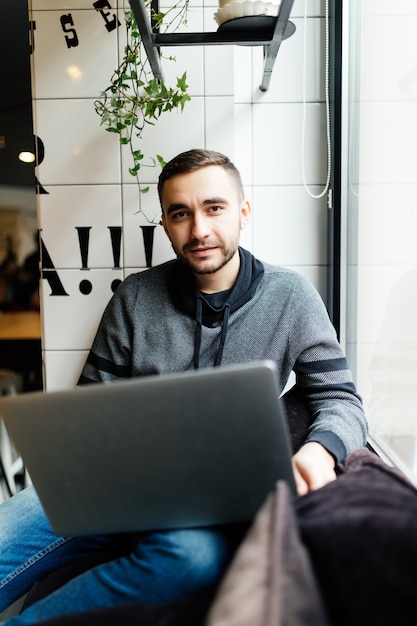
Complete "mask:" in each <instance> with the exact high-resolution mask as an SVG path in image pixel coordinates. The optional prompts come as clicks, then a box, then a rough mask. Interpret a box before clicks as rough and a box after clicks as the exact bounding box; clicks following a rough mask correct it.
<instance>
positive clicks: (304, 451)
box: [292, 441, 336, 496]
mask: <svg viewBox="0 0 417 626" xmlns="http://www.w3.org/2000/svg"><path fill="white" fill-rule="evenodd" d="M292 464H293V470H294V477H295V484H296V487H297V493H298V495H299V496H303V495H305V494H306V493H307V492H308V491H314V489H319V487H323V486H324V485H327V483H330V482H331V481H332V480H336V472H335V462H334V458H333V457H332V455H331V454H330V453H329V452H327V450H326V448H324V447H323V446H322V445H321V444H320V443H317V442H315V441H309V442H308V443H305V444H304V445H303V446H302V447H301V448H300V449H299V450H298V452H297V453H296V454H294V456H293V458H292Z"/></svg>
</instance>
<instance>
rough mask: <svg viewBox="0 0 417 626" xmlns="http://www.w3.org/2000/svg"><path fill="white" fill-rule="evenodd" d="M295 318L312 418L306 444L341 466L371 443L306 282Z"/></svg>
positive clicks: (343, 363)
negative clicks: (315, 444) (324, 451)
mask: <svg viewBox="0 0 417 626" xmlns="http://www.w3.org/2000/svg"><path fill="white" fill-rule="evenodd" d="M291 313H292V315H291V318H292V325H291V336H290V350H291V351H293V358H294V363H295V365H294V372H295V375H296V381H297V385H298V386H299V388H300V390H301V391H302V393H303V394H304V396H305V399H306V401H307V404H308V406H309V409H310V411H311V414H312V416H313V423H312V425H311V427H310V430H309V433H308V436H307V438H306V442H307V441H317V442H319V443H321V444H322V445H323V446H324V447H325V448H326V449H327V450H328V451H329V452H330V453H331V454H332V455H333V456H334V457H335V459H336V461H337V462H341V461H343V459H344V458H345V457H346V455H347V454H349V453H351V452H353V451H354V450H356V449H357V448H360V447H362V446H364V445H365V444H366V439H367V435H368V425H367V420H366V417H365V414H364V411H363V406H362V400H361V398H360V396H359V395H358V393H357V391H356V387H355V384H354V382H353V378H352V374H351V372H350V370H349V368H348V364H347V360H346V356H345V354H344V352H343V350H342V348H341V346H340V343H339V341H338V339H337V336H336V332H335V329H334V327H333V325H332V323H331V321H330V319H329V316H328V313H327V310H326V308H325V306H324V303H323V301H322V299H321V297H320V295H319V294H318V292H317V291H316V289H315V288H314V287H313V285H311V283H310V282H309V281H308V280H307V279H305V278H304V277H300V280H299V281H298V282H297V283H296V284H295V286H294V291H293V301H292V308H291Z"/></svg>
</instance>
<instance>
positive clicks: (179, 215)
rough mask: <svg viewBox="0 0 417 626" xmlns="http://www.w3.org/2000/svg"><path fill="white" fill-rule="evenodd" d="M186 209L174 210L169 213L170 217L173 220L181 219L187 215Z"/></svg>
mask: <svg viewBox="0 0 417 626" xmlns="http://www.w3.org/2000/svg"><path fill="white" fill-rule="evenodd" d="M187 215H188V213H187V211H175V213H172V214H171V219H173V220H181V219H184V218H185V217H187Z"/></svg>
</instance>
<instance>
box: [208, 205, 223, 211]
mask: <svg viewBox="0 0 417 626" xmlns="http://www.w3.org/2000/svg"><path fill="white" fill-rule="evenodd" d="M222 209H223V207H221V206H220V205H218V204H214V205H213V206H211V207H210V211H211V213H220V211H221V210H222Z"/></svg>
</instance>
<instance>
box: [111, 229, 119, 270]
mask: <svg viewBox="0 0 417 626" xmlns="http://www.w3.org/2000/svg"><path fill="white" fill-rule="evenodd" d="M108 229H109V231H110V238H111V248H112V251H113V269H115V270H116V269H120V247H121V241H122V227H121V226H108Z"/></svg>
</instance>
